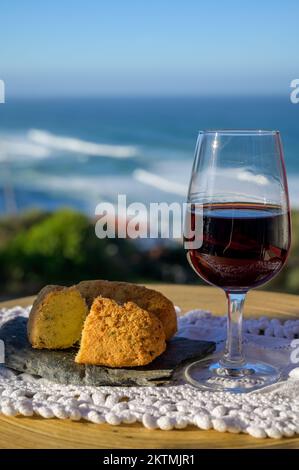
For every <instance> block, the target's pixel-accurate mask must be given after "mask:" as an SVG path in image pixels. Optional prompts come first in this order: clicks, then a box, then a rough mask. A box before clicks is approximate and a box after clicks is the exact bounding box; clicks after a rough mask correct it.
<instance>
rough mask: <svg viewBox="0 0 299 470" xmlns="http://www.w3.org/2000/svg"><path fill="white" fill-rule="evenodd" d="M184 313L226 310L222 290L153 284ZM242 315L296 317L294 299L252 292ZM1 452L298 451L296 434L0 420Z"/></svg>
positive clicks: (298, 298)
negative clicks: (269, 435)
mask: <svg viewBox="0 0 299 470" xmlns="http://www.w3.org/2000/svg"><path fill="white" fill-rule="evenodd" d="M149 287H153V288H155V289H157V290H160V291H161V292H163V293H164V294H165V295H166V296H167V297H169V298H170V299H171V300H172V301H173V302H174V303H175V304H176V305H179V306H180V307H181V308H182V309H183V310H185V311H186V310H189V309H192V308H196V307H199V308H203V309H207V310H211V311H212V312H213V313H216V314H223V312H225V309H226V304H225V297H224V294H223V293H222V292H221V291H218V290H217V289H214V288H211V287H197V286H178V285H162V284H159V285H158V284H155V285H151V286H149ZM32 300H33V297H27V298H23V299H16V300H13V301H8V302H3V303H1V304H0V307H9V306H13V305H23V306H24V305H29V304H30V303H31V302H32ZM245 315H246V316H247V317H254V316H261V315H268V316H276V317H278V318H285V319H286V318H296V317H297V318H298V317H299V296H295V295H287V294H279V293H272V292H262V291H253V292H251V293H250V294H249V296H248V302H247V305H246V308H245ZM0 448H6V449H8V448H35V449H38V448H54V449H55V448H56V449H60V448H71V449H77V448H78V449H79V448H81V449H82V448H104V449H113V448H116V449H117V448H123V449H138V448H148V449H149V448H152V449H153V448H156V449H163V448H165V449H173V448H179V449H188V448H189V449H190V448H191V449H192V448H299V436H298V437H293V438H284V439H280V440H275V439H254V438H252V437H250V436H248V435H246V434H229V433H219V432H216V431H201V430H198V429H197V428H195V427H191V426H190V427H188V428H187V429H183V430H174V431H159V430H156V431H149V430H147V429H145V428H143V427H142V426H141V425H139V424H134V425H121V426H110V425H107V424H105V425H96V424H91V423H86V422H72V421H69V420H58V419H51V420H46V419H41V418H37V417H34V418H25V417H16V418H8V417H5V416H0Z"/></svg>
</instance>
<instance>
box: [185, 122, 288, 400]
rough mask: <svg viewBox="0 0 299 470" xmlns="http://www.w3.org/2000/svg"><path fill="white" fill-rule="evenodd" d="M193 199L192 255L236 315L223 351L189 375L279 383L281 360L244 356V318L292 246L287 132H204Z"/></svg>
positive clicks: (238, 388)
mask: <svg viewBox="0 0 299 470" xmlns="http://www.w3.org/2000/svg"><path fill="white" fill-rule="evenodd" d="M187 203H188V204H187V208H188V209H187V212H186V224H185V233H184V238H185V243H184V245H185V249H186V251H187V258H188V260H189V263H190V264H191V266H192V267H193V269H194V270H195V272H196V273H197V274H198V275H199V276H200V277H201V278H202V279H204V280H205V281H206V282H208V283H209V284H212V285H214V286H216V287H219V288H221V289H223V290H224V291H225V294H226V297H227V301H228V314H227V338H226V343H225V348H224V351H223V353H222V354H221V355H220V354H219V352H218V351H216V353H215V354H214V355H212V356H211V357H209V358H207V359H204V360H201V361H196V362H194V363H193V364H190V365H189V366H187V367H186V369H185V376H186V378H187V380H188V381H189V382H191V383H192V384H193V385H195V386H198V387H204V388H208V389H211V390H218V391H219V390H220V391H222V390H229V391H233V392H247V391H252V390H256V389H259V388H263V387H265V386H267V385H269V384H272V383H275V382H277V381H278V380H279V378H280V370H279V368H278V367H277V366H276V364H268V363H265V362H263V360H262V359H261V360H257V357H256V355H254V356H253V357H252V358H251V357H250V356H249V357H247V354H245V353H244V351H243V341H242V336H243V335H242V318H243V306H244V302H245V297H246V294H247V292H248V290H250V289H252V288H255V287H259V286H261V285H263V284H265V283H266V282H268V281H269V280H270V279H272V278H273V277H274V276H276V275H277V273H278V272H279V271H280V270H281V269H282V267H283V266H284V264H285V262H286V259H287V256H288V253H289V249H290V244H291V221H290V206H289V197H288V185H287V177H286V171H285V165H284V158H283V151H282V144H281V139H280V134H279V132H278V131H271V130H269V131H267V130H215V131H214V130H208V131H203V132H200V133H199V137H198V141H197V145H196V150H195V158H194V164H193V168H192V173H191V178H190V185H189V191H188V199H187ZM211 295H213V294H212V293H211ZM253 349H255V346H254V345H253Z"/></svg>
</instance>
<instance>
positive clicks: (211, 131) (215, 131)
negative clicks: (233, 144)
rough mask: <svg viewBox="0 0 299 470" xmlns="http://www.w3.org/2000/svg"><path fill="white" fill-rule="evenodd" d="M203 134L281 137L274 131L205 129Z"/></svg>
mask: <svg viewBox="0 0 299 470" xmlns="http://www.w3.org/2000/svg"><path fill="white" fill-rule="evenodd" d="M198 133H199V135H202V134H224V135H279V133H280V132H279V131H278V130H276V129H274V130H271V129H204V130H200V131H199V132H198Z"/></svg>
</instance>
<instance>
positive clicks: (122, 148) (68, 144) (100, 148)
mask: <svg viewBox="0 0 299 470" xmlns="http://www.w3.org/2000/svg"><path fill="white" fill-rule="evenodd" d="M27 135H28V139H29V140H30V141H31V142H33V143H35V144H39V145H43V146H44V147H46V148H48V149H53V150H64V151H67V152H75V153H80V154H84V155H89V156H94V157H111V158H130V157H134V156H136V155H137V148H136V147H135V146H133V145H111V144H98V143H95V142H88V141H85V140H81V139H76V138H74V137H67V136H58V135H55V134H52V133H50V132H47V131H42V130H39V129H30V130H29V131H28V134H27Z"/></svg>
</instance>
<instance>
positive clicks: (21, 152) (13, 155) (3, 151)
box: [0, 136, 51, 161]
mask: <svg viewBox="0 0 299 470" xmlns="http://www.w3.org/2000/svg"><path fill="white" fill-rule="evenodd" d="M50 153H51V151H50V149H48V148H46V147H44V146H43V145H37V144H34V143H32V142H28V140H26V139H24V138H21V137H19V136H18V137H3V136H1V139H0V161H5V160H8V159H9V160H11V159H17V160H19V159H22V158H23V157H29V158H47V157H49V155H50Z"/></svg>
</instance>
